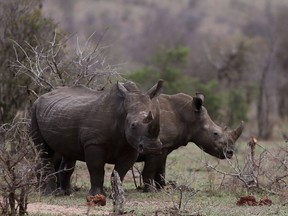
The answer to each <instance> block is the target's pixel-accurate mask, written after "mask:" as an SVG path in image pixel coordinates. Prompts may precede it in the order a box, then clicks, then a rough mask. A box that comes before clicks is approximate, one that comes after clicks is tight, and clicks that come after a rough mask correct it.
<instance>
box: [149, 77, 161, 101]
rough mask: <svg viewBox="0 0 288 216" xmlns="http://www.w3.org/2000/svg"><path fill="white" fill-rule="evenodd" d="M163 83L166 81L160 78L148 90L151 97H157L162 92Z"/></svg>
mask: <svg viewBox="0 0 288 216" xmlns="http://www.w3.org/2000/svg"><path fill="white" fill-rule="evenodd" d="M163 83H164V81H163V80H162V79H160V80H159V81H158V82H157V83H156V84H155V85H154V86H153V87H152V88H151V89H149V90H148V91H147V95H149V97H150V99H152V98H154V97H157V96H158V95H159V94H161V90H162V88H163Z"/></svg>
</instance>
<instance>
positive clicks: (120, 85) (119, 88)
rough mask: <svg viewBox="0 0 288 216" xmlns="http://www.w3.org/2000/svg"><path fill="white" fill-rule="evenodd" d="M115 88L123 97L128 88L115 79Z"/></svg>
mask: <svg viewBox="0 0 288 216" xmlns="http://www.w3.org/2000/svg"><path fill="white" fill-rule="evenodd" d="M117 90H118V96H120V97H123V98H125V96H126V94H127V92H128V90H127V89H126V88H125V87H124V85H123V84H122V83H120V82H118V81H117Z"/></svg>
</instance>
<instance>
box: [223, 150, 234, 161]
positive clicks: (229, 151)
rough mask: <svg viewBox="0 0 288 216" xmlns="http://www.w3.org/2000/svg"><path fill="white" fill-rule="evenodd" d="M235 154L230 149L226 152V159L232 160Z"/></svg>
mask: <svg viewBox="0 0 288 216" xmlns="http://www.w3.org/2000/svg"><path fill="white" fill-rule="evenodd" d="M233 154H234V151H233V150H232V149H228V150H226V153H225V158H228V159H231V158H232V156H233Z"/></svg>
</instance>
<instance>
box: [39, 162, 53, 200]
mask: <svg viewBox="0 0 288 216" xmlns="http://www.w3.org/2000/svg"><path fill="white" fill-rule="evenodd" d="M36 172H37V180H38V183H39V187H40V191H41V193H42V194H44V195H49V194H52V193H54V192H55V191H56V176H55V175H53V173H54V172H55V169H54V165H53V158H47V157H42V163H40V164H38V166H37V167H36Z"/></svg>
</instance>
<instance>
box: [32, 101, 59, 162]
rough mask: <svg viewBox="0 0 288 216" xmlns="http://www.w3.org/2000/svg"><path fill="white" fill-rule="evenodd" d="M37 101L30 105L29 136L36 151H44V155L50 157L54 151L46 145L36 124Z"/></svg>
mask: <svg viewBox="0 0 288 216" xmlns="http://www.w3.org/2000/svg"><path fill="white" fill-rule="evenodd" d="M36 111H37V101H36V103H34V104H33V107H32V113H31V125H30V137H31V139H32V141H33V142H34V144H35V146H36V148H37V150H38V151H40V152H42V153H44V154H45V155H46V157H47V156H48V157H51V156H52V155H54V151H53V150H52V149H51V148H50V147H49V146H48V144H47V143H46V142H45V140H44V138H43V136H42V134H41V130H40V128H39V125H38V121H37V115H36Z"/></svg>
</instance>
